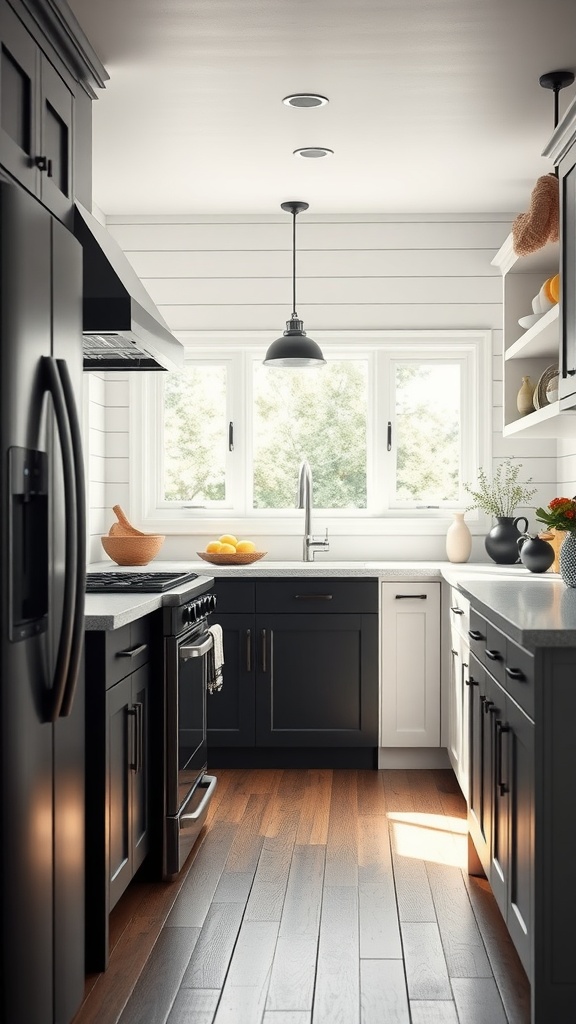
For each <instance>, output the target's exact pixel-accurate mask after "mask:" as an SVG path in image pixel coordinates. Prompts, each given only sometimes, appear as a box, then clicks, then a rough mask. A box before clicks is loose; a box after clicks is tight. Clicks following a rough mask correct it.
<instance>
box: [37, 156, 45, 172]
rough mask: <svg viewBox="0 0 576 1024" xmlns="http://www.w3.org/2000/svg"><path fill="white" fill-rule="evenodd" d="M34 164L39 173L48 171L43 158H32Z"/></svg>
mask: <svg viewBox="0 0 576 1024" xmlns="http://www.w3.org/2000/svg"><path fill="white" fill-rule="evenodd" d="M34 163H35V164H36V167H37V168H38V170H39V171H46V170H47V169H48V160H47V158H46V157H45V156H36V157H34Z"/></svg>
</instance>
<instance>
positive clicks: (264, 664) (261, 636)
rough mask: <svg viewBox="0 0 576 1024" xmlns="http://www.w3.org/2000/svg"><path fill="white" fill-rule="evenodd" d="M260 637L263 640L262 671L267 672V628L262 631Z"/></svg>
mask: <svg viewBox="0 0 576 1024" xmlns="http://www.w3.org/2000/svg"><path fill="white" fill-rule="evenodd" d="M260 639H261V641H262V671H263V672H267V671H268V666H267V664H266V630H265V629H262V630H261V631H260Z"/></svg>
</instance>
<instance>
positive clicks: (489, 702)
mask: <svg viewBox="0 0 576 1024" xmlns="http://www.w3.org/2000/svg"><path fill="white" fill-rule="evenodd" d="M493 704H494V701H493V700H488V698H487V697H484V714H485V715H487V714H488V712H489V711H490V708H491V707H492V706H493Z"/></svg>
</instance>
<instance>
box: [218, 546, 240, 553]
mask: <svg viewBox="0 0 576 1024" xmlns="http://www.w3.org/2000/svg"><path fill="white" fill-rule="evenodd" d="M219 554H220V555H235V554H236V548H235V547H234V545H233V544H221V545H220V551H219Z"/></svg>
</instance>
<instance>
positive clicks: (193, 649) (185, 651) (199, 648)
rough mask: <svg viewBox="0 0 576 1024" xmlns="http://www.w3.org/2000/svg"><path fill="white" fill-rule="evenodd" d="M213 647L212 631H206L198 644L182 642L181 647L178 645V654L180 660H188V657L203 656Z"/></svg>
mask: <svg viewBox="0 0 576 1024" xmlns="http://www.w3.org/2000/svg"><path fill="white" fill-rule="evenodd" d="M213 647H214V639H213V637H212V633H208V636H207V637H206V639H204V640H201V641H200V643H198V644H183V645H182V647H179V648H178V656H179V658H180V659H181V660H182V661H188V659H189V658H203V657H204V655H205V654H208V651H211V650H212V648H213Z"/></svg>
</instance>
